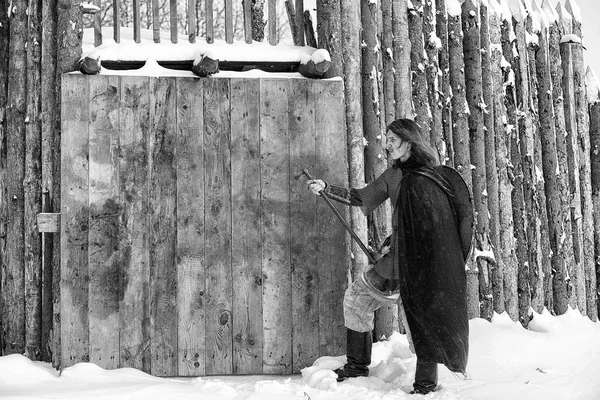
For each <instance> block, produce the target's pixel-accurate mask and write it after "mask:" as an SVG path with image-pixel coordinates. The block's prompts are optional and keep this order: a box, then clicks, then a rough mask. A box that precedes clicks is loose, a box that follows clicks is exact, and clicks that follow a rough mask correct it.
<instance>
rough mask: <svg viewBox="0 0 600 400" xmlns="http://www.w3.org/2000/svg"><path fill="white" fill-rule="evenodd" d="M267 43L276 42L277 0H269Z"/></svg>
mask: <svg viewBox="0 0 600 400" xmlns="http://www.w3.org/2000/svg"><path fill="white" fill-rule="evenodd" d="M268 27H269V44H270V45H272V46H275V45H276V44H277V0H269V23H268Z"/></svg>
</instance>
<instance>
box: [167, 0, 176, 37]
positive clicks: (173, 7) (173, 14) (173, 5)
mask: <svg viewBox="0 0 600 400" xmlns="http://www.w3.org/2000/svg"><path fill="white" fill-rule="evenodd" d="M169 3H170V5H171V7H170V12H169V17H170V25H171V26H170V28H171V43H177V23H178V15H177V0H170V1H169Z"/></svg>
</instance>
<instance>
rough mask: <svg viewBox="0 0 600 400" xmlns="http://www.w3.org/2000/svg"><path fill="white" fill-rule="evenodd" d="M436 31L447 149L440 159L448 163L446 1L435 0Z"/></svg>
mask: <svg viewBox="0 0 600 400" xmlns="http://www.w3.org/2000/svg"><path fill="white" fill-rule="evenodd" d="M435 9H436V12H435V31H436V35H437V38H438V40H439V41H440V44H441V46H440V48H439V49H438V60H439V66H438V68H439V71H440V72H441V74H440V76H441V77H438V79H439V81H440V82H439V84H440V87H439V88H438V91H439V92H440V93H439V101H440V106H441V107H442V132H443V133H442V135H443V139H444V145H445V151H444V154H440V156H441V157H440V161H442V162H443V163H444V164H446V163H447V162H448V161H450V160H453V159H454V156H453V150H452V115H451V113H452V110H451V103H452V92H451V90H450V73H449V72H450V60H449V58H448V14H447V12H446V1H445V0H435ZM438 151H439V149H438Z"/></svg>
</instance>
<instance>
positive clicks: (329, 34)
mask: <svg viewBox="0 0 600 400" xmlns="http://www.w3.org/2000/svg"><path fill="white" fill-rule="evenodd" d="M356 7H360V5H357V6H356ZM340 12H341V10H340V3H339V2H335V1H327V0H318V1H317V39H318V44H319V48H320V49H326V50H327V51H328V52H329V55H330V56H331V63H332V65H331V67H329V70H327V72H326V73H325V74H324V75H323V78H331V77H334V76H340V75H341V74H342V68H343V65H344V61H343V60H345V59H346V57H351V58H352V57H358V58H357V59H358V63H359V65H360V55H358V56H357V55H352V56H348V55H345V54H342V48H343V41H344V40H346V39H347V38H345V37H344V38H342V37H341V36H342V27H341V26H340V18H342V19H343V18H344V16H342V15H341V14H340ZM353 18H356V17H353ZM358 18H359V21H358V22H359V23H360V8H359V15H358ZM349 23H352V24H353V25H352V26H349V27H345V26H344V27H343V28H344V30H346V31H348V32H349V31H350V30H351V29H352V28H353V27H356V25H355V24H356V22H355V21H349ZM358 31H359V30H356V31H354V36H355V37H354V38H352V39H353V40H355V41H357V40H358V37H357V35H356V32H358ZM353 68H354V67H353ZM356 79H359V78H358V77H357V78H356ZM357 95H358V93H354V96H357ZM358 99H360V97H358V98H357V100H358ZM358 101H360V100H358ZM356 118H358V117H356Z"/></svg>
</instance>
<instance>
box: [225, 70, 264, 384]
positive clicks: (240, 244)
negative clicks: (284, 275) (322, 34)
mask: <svg viewBox="0 0 600 400" xmlns="http://www.w3.org/2000/svg"><path fill="white" fill-rule="evenodd" d="M259 83H260V81H259V80H258V79H232V80H231V203H232V207H231V212H232V216H231V220H232V236H231V247H232V280H233V308H232V312H233V316H234V319H233V373H234V374H251V373H257V372H262V364H263V358H262V357H263V353H262V346H263V317H262V315H263V310H262V247H263V246H262V236H261V215H260V193H261V186H260V165H261V163H260V139H259V133H260V124H259V122H260V119H259V117H260V105H259V104H260V99H259V93H260V85H259Z"/></svg>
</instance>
